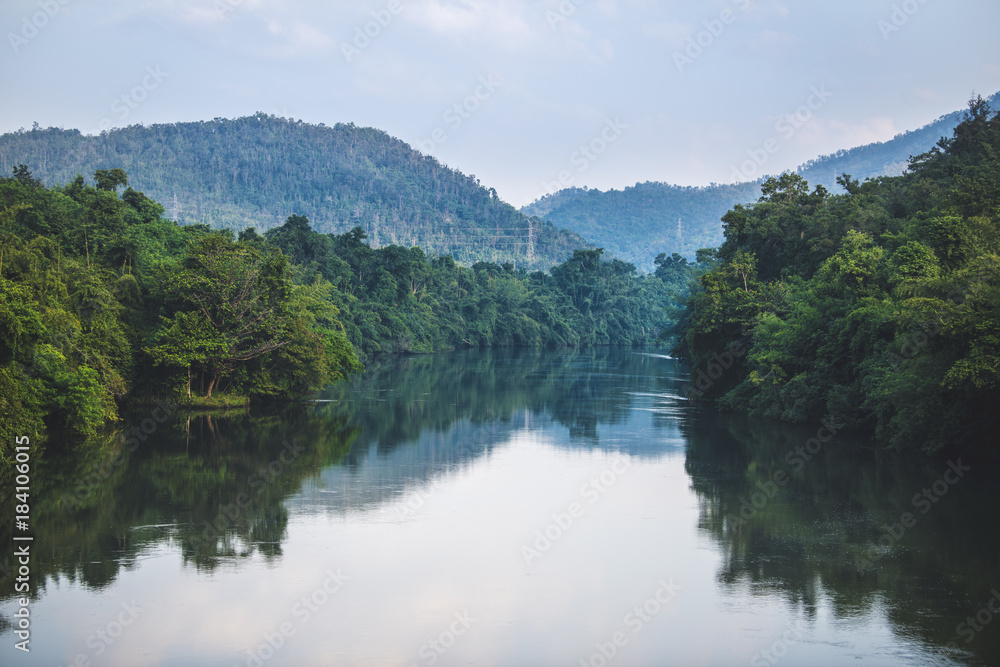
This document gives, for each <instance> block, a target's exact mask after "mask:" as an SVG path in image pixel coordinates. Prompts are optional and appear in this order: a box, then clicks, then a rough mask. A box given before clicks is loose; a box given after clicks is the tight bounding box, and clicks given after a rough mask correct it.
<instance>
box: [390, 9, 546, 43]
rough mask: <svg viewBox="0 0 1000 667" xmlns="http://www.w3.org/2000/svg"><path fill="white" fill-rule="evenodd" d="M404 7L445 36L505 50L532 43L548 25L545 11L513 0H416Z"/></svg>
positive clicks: (406, 12) (410, 17) (423, 25)
mask: <svg viewBox="0 0 1000 667" xmlns="http://www.w3.org/2000/svg"><path fill="white" fill-rule="evenodd" d="M403 7H404V9H403V12H402V13H403V15H404V16H405V17H406V19H407V20H409V21H410V22H411V23H413V24H415V25H417V26H418V27H421V28H424V29H426V30H429V31H431V32H434V33H436V34H438V35H440V36H441V37H443V38H446V39H450V40H453V41H455V42H458V43H463V44H475V45H476V46H477V47H482V46H492V47H494V48H500V49H502V50H505V51H521V50H525V49H526V48H528V47H530V46H531V45H532V43H533V42H534V41H535V40H536V39H537V38H538V37H539V36H540V34H541V30H540V29H541V28H542V27H544V26H545V19H544V13H543V12H542V11H540V10H539V11H535V12H529V10H528V6H527V5H526V4H525V3H523V2H515V1H512V0H500V1H493V2H488V1H486V0H413V1H412V2H410V3H404V5H403ZM532 14H534V15H532Z"/></svg>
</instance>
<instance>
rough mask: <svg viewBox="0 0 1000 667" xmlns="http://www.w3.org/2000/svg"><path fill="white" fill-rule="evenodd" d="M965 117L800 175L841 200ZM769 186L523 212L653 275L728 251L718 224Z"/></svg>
mask: <svg viewBox="0 0 1000 667" xmlns="http://www.w3.org/2000/svg"><path fill="white" fill-rule="evenodd" d="M988 101H989V102H990V104H991V106H992V107H993V108H994V109H997V108H1000V93H997V94H995V95H994V96H993V97H991V98H990V100H988ZM962 116H963V112H962V111H956V112H954V113H951V114H948V115H946V116H942V117H941V118H939V119H937V120H936V121H934V122H933V123H930V124H928V125H925V126H924V127H921V128H919V129H917V130H913V131H911V132H906V133H903V134H899V135H897V136H896V137H894V138H893V139H891V140H889V141H885V142H880V143H874V144H869V145H867V146H859V147H857V148H852V149H849V150H842V151H838V152H837V153H834V154H832V155H826V156H823V157H819V158H817V159H815V160H811V161H810V162H807V163H806V164H804V165H802V166H800V167H799V168H798V170H797V172H798V173H799V174H800V175H801V176H802V177H803V178H805V179H806V180H808V181H809V182H810V183H812V184H813V185H814V186H815V185H822V186H824V187H825V188H826V189H827V190H829V191H830V192H833V193H842V192H843V189H842V188H841V186H840V185H839V184H838V183H837V177H838V176H840V175H841V174H844V173H848V174H851V175H852V176H854V177H855V178H857V179H858V180H860V181H864V180H865V179H867V178H877V177H879V176H898V175H900V174H902V173H903V171H904V169H905V168H906V166H907V164H908V160H909V158H910V157H911V156H914V155H919V154H921V153H924V152H926V151H929V150H931V149H932V148H933V147H934V146H935V144H936V143H937V142H938V141H939V140H940V139H941V138H942V137H947V136H951V134H952V132H953V131H954V129H955V127H956V126H957V125H958V124H959V122H960V121H961V120H962ZM744 159H745V156H744ZM763 182H764V179H763V178H761V179H759V180H757V181H753V182H746V183H734V184H728V185H726V184H714V183H713V184H712V185H708V186H705V187H682V186H678V185H670V184H668V183H651V182H646V183H637V184H636V185H635V186H633V187H627V188H624V189H622V190H608V191H601V190H595V189H587V188H568V189H566V190H560V191H559V192H556V193H553V194H551V195H547V196H545V197H542V198H541V199H539V200H538V201H535V202H532V203H531V204H528V205H527V206H524V207H523V208H522V209H521V210H522V211H523V212H524V213H526V214H528V215H533V216H538V217H540V218H543V219H544V220H547V221H549V222H551V223H553V224H554V225H556V226H558V227H565V228H566V229H571V230H573V231H574V232H576V233H577V234H580V235H582V236H583V237H585V238H586V239H588V240H589V241H591V242H593V243H595V244H597V245H599V246H601V247H603V248H604V249H605V250H607V251H608V252H609V253H610V254H612V255H613V256H615V257H620V258H621V259H624V260H626V261H629V262H634V263H635V264H636V265H638V266H639V268H640V269H645V270H650V271H651V270H652V269H653V258H654V257H656V256H657V255H658V254H659V253H666V254H668V255H669V254H672V253H675V252H676V253H680V254H681V255H684V256H686V257H693V256H694V253H695V251H696V250H698V249H699V248H706V247H716V246H718V245H719V244H720V243H722V241H723V236H722V226H721V225H720V224H719V219H720V218H721V217H722V215H723V214H725V213H726V212H727V211H728V210H729V209H730V208H732V207H733V206H735V205H736V204H748V203H752V202H753V201H755V200H756V199H757V196H758V194H759V193H760V186H761V184H762V183H763ZM678 222H680V224H678Z"/></svg>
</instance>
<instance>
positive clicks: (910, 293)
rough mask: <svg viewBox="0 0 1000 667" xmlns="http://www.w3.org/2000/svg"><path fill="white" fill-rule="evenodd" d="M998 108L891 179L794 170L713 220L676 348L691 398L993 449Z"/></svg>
mask: <svg viewBox="0 0 1000 667" xmlns="http://www.w3.org/2000/svg"><path fill="white" fill-rule="evenodd" d="M998 155H1000V114H997V113H995V112H992V111H991V110H990V107H989V104H988V103H987V102H986V101H985V100H983V99H982V98H976V99H974V100H973V101H972V102H971V103H970V108H969V111H968V113H967V115H966V118H965V120H964V121H963V122H962V123H961V124H959V125H958V126H957V127H956V128H955V131H954V136H953V137H952V138H949V139H943V140H941V141H940V142H939V145H938V146H936V147H935V148H934V149H933V150H930V151H929V152H926V153H923V154H921V155H918V156H916V157H914V158H913V159H912V160H910V165H909V171H908V172H907V173H906V174H905V175H903V176H899V177H882V178H876V179H869V180H866V181H865V182H863V183H861V182H859V181H858V180H857V179H854V178H852V177H850V176H848V175H842V176H841V177H840V179H839V181H840V184H841V185H842V186H843V188H844V189H845V191H846V193H845V194H842V195H831V194H830V193H829V192H828V191H827V189H826V188H824V187H823V186H822V185H820V186H817V187H816V188H814V189H812V190H810V188H809V186H808V183H807V182H806V181H805V180H804V179H803V178H802V177H801V176H800V175H798V174H785V175H783V176H781V177H779V178H772V179H769V180H768V181H766V182H765V183H764V185H763V188H762V196H761V197H760V199H759V201H758V202H757V203H755V204H752V205H748V206H742V205H738V206H736V207H735V208H733V210H731V211H730V212H728V213H727V214H726V215H725V216H724V217H723V218H722V220H723V223H724V225H725V242H724V243H723V244H722V246H721V248H720V249H719V259H720V261H721V264H720V265H719V266H718V267H716V268H715V269H713V270H712V271H711V272H709V273H707V274H705V275H704V276H702V277H701V278H700V279H699V283H698V287H697V288H696V289H695V291H694V292H693V293H692V296H691V298H690V301H689V303H688V306H687V309H686V311H685V313H684V316H683V318H682V323H681V327H680V335H681V342H680V344H679V345H678V348H677V350H678V352H679V353H680V354H681V355H683V356H684V357H686V358H687V359H688V360H689V361H690V362H691V364H692V367H693V368H694V373H693V374H692V383H691V385H689V387H688V389H687V393H688V394H689V395H690V396H692V397H697V396H704V397H708V398H712V399H717V400H718V401H719V403H720V404H721V405H722V406H724V407H726V408H728V409H732V410H736V411H740V412H744V413H748V414H750V415H758V416H765V417H773V418H779V419H783V420H787V421H792V422H803V423H814V424H817V425H818V424H819V423H821V420H828V421H827V422H826V423H832V424H835V425H840V426H843V427H847V428H853V429H864V430H870V431H872V432H874V434H875V436H876V439H877V441H878V442H879V443H882V444H884V445H890V446H893V447H896V448H899V449H913V450H925V451H935V450H940V449H942V448H946V447H958V446H975V445H981V446H984V447H989V448H992V447H993V446H995V442H996V435H995V428H996V426H997V415H998V414H1000V393H998V392H997V383H998V379H1000V158H998Z"/></svg>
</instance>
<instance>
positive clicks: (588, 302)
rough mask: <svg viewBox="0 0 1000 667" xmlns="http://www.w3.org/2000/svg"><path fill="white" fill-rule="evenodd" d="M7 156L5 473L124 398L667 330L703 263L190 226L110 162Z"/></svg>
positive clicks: (226, 391) (1, 354) (311, 383)
mask: <svg viewBox="0 0 1000 667" xmlns="http://www.w3.org/2000/svg"><path fill="white" fill-rule="evenodd" d="M13 171H14V173H13V176H12V177H10V178H2V179H0V389H2V391H0V412H2V413H3V414H4V420H3V421H2V424H0V443H2V444H0V446H2V447H3V449H2V453H3V462H2V470H3V472H4V473H6V472H7V471H9V464H10V457H11V453H12V449H11V448H12V446H13V445H12V443H13V442H14V437H15V436H17V435H29V436H31V438H32V443H33V444H39V443H42V442H44V441H45V439H46V436H47V435H49V436H51V435H53V434H59V436H60V437H59V438H56V439H55V440H57V441H58V442H70V443H72V442H75V441H78V440H80V439H83V438H86V437H89V436H92V435H94V434H95V433H97V432H98V430H99V429H101V427H102V426H104V425H106V424H109V423H112V422H114V421H116V420H117V419H118V415H119V411H120V409H121V408H122V406H124V405H125V404H127V403H141V402H144V401H152V400H155V399H168V400H171V401H173V402H176V403H179V404H185V403H187V404H190V405H197V406H201V407H212V406H217V405H222V404H242V403H246V402H248V401H261V400H264V401H285V402H287V401H295V400H298V399H300V398H302V397H303V396H307V395H309V394H310V393H311V392H314V391H316V390H318V389H320V388H321V387H323V386H326V385H328V384H330V383H332V382H336V381H338V380H340V379H343V378H345V377H347V376H348V375H350V374H352V373H354V372H357V371H358V370H360V369H361V368H362V363H364V362H366V361H368V360H370V359H372V358H374V357H375V356H377V355H379V354H385V353H399V352H403V353H421V352H431V351H435V350H443V349H454V348H461V347H470V348H478V347H491V346H523V347H552V346H576V345H646V344H651V343H656V342H657V341H659V339H660V336H661V335H662V334H663V332H664V331H666V330H667V329H669V327H670V325H671V321H672V317H674V314H675V312H676V310H677V306H678V305H679V303H680V298H681V297H680V295H681V293H682V292H683V291H684V289H685V288H686V284H687V282H688V281H689V280H690V278H691V277H692V276H693V275H695V274H696V273H697V272H698V271H699V270H705V269H706V268H707V264H706V265H705V266H700V265H698V264H695V263H688V262H687V260H685V259H683V258H681V257H679V256H674V257H671V258H666V257H661V258H660V262H661V264H660V268H659V270H658V273H657V274H653V275H647V276H640V275H639V274H638V272H637V271H636V268H635V266H634V265H632V264H628V263H626V262H622V261H620V260H614V261H610V262H608V261H603V259H602V253H603V251H602V250H600V249H593V250H577V251H575V252H574V253H573V255H572V257H571V258H570V259H568V260H567V261H565V262H563V263H562V264H559V265H557V266H555V267H553V268H552V269H551V270H550V271H548V272H542V271H533V272H528V271H527V270H526V269H525V268H523V267H520V268H515V267H514V265H513V264H512V263H509V262H508V263H504V264H493V263H487V262H477V263H476V264H474V265H473V266H471V267H465V266H461V265H459V264H458V263H457V262H456V261H455V260H454V258H452V257H451V256H448V255H444V256H437V257H431V256H428V255H427V254H426V253H425V252H424V251H423V250H422V249H420V248H418V247H410V248H407V247H402V246H384V247H381V248H372V247H371V246H370V245H369V244H368V243H367V235H366V232H365V231H364V230H363V229H361V228H360V227H355V228H354V229H353V230H351V231H349V232H346V233H343V234H321V233H319V232H317V231H314V230H313V229H312V228H311V226H310V224H309V221H308V220H307V219H306V218H305V217H304V216H300V215H292V216H290V217H288V219H287V221H286V222H285V224H283V225H282V226H280V227H277V228H274V229H271V230H269V231H267V232H266V233H265V234H263V235H261V234H258V233H257V232H256V230H254V229H253V228H248V229H245V230H243V231H241V232H240V233H239V234H238V235H237V234H235V233H234V232H232V231H231V230H225V229H224V230H213V229H210V228H209V227H208V226H207V225H179V224H177V223H175V222H174V221H171V220H169V219H167V218H165V217H164V212H165V211H164V207H163V206H162V205H161V204H159V203H157V202H156V201H154V200H152V199H150V198H149V197H147V196H146V195H144V194H143V193H141V192H138V191H136V190H135V189H133V188H131V187H129V182H128V176H127V174H126V173H125V172H124V171H123V170H122V169H118V168H116V169H108V170H97V171H96V172H95V174H94V179H93V184H92V185H91V184H88V183H87V182H86V181H85V180H84V178H83V177H82V176H77V177H76V178H75V179H73V180H72V181H71V182H69V183H67V184H66V185H61V186H53V187H45V186H44V185H43V184H42V183H41V182H39V181H38V180H37V179H36V178H35V177H34V176H33V175H32V173H31V172H30V170H29V169H28V168H27V167H25V166H23V165H19V166H18V167H16V168H15V169H14V170H13ZM705 261H706V262H709V261H710V259H708V258H706V260H705ZM699 266H700V268H699ZM50 440H52V438H50Z"/></svg>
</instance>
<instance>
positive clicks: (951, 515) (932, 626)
mask: <svg viewBox="0 0 1000 667" xmlns="http://www.w3.org/2000/svg"><path fill="white" fill-rule="evenodd" d="M681 384H682V377H681V375H680V371H679V368H678V366H677V364H676V362H675V361H673V360H670V359H667V358H664V357H663V356H662V355H656V354H642V353H637V352H631V351H607V350H599V351H590V352H582V353H567V352H534V351H530V352H529V351H523V352H517V351H510V352H506V351H501V352H487V353H466V352H463V353H450V354H440V355H435V356H429V357H415V358H405V359H397V360H392V361H389V362H386V363H384V364H382V365H380V366H378V367H376V368H374V369H372V371H371V372H369V373H368V374H367V375H365V376H364V377H361V378H358V379H357V380H356V381H354V382H352V383H350V384H349V385H341V386H336V387H331V388H330V389H329V390H327V392H325V393H324V394H323V395H322V396H321V400H320V401H318V402H316V403H315V405H314V406H312V407H309V408H307V409H300V410H290V411H285V412H283V413H281V414H269V413H266V412H254V413H253V414H248V413H241V414H230V415H226V416H221V415H216V416H213V417H211V418H209V417H207V416H192V417H190V418H187V417H180V416H178V415H176V414H175V415H171V417H170V418H169V419H168V420H166V421H164V422H163V423H156V422H154V421H150V422H146V427H147V430H153V432H152V433H151V434H150V435H148V436H145V437H146V440H145V442H142V443H141V446H139V447H138V448H136V451H135V452H134V453H129V452H128V451H127V450H126V451H123V450H122V447H121V445H120V444H118V441H117V440H115V439H112V438H107V439H105V440H103V441H100V440H97V441H94V442H91V443H88V444H87V446H86V447H84V448H82V449H81V450H79V451H78V452H76V453H75V454H74V455H69V454H68V453H65V452H60V451H59V446H58V443H54V444H53V445H52V446H50V448H49V451H48V453H47V455H46V457H45V460H44V461H41V462H37V463H38V464H39V465H40V466H41V468H40V469H39V470H38V471H36V480H37V481H36V482H35V483H34V484H35V487H34V489H33V492H34V494H35V495H34V499H33V516H32V521H33V529H34V530H33V532H34V534H35V536H36V538H35V542H34V544H33V553H34V555H33V560H32V564H31V568H32V574H31V582H32V585H33V586H34V587H35V588H37V591H38V595H37V598H35V599H34V600H33V601H32V603H31V605H30V612H31V643H30V646H31V653H30V654H24V653H23V652H21V651H17V650H15V649H14V647H13V645H14V642H15V641H17V640H16V638H15V636H14V634H13V628H11V627H10V626H9V625H8V626H7V627H5V628H3V630H2V634H0V636H2V643H0V664H3V665H69V664H76V665H87V664H90V665H127V666H130V667H135V666H139V665H225V666H231V665H309V666H312V665H366V666H367V665H401V666H404V667H409V666H412V665H432V664H433V665H592V666H593V667H602V666H603V665H622V666H625V665H657V666H660V665H751V666H752V667H757V666H763V665H772V664H781V665H789V666H791V665H845V664H854V665H939V664H977V665H978V664H1000V619H997V620H996V622H995V623H993V622H992V621H993V616H994V614H993V612H991V611H989V607H988V606H987V603H988V602H989V600H990V597H991V596H992V595H993V591H995V590H998V589H1000V564H998V558H997V554H998V546H1000V540H998V538H997V531H996V526H997V518H998V517H997V502H996V500H995V495H994V494H993V493H992V492H991V486H990V481H991V479H994V475H995V470H994V469H992V468H990V467H989V466H987V465H986V464H985V463H981V462H976V461H974V460H973V459H972V458H971V457H963V458H962V461H961V463H960V465H959V464H956V466H957V469H958V470H959V471H960V472H961V476H959V473H958V472H955V471H954V470H955V469H953V468H949V466H948V462H947V460H941V461H920V462H914V461H912V460H910V459H907V458H904V459H900V458H898V457H895V456H891V455H887V454H885V453H879V452H876V451H874V450H873V449H871V448H870V447H866V446H865V443H864V442H863V441H862V442H858V441H854V440H851V439H849V438H847V437H844V436H842V435H840V434H838V435H837V436H835V437H834V438H833V440H831V441H829V442H826V443H820V442H819V440H814V441H813V442H812V443H811V445H807V444H806V443H808V442H809V440H810V438H813V437H815V436H816V434H817V431H818V430H819V429H820V427H821V425H820V424H815V425H810V426H806V427H788V426H785V425H780V424H775V423H772V422H766V421H757V420H748V419H742V418H736V417H729V416H723V415H718V414H715V413H713V412H710V411H706V410H703V409H699V408H697V407H695V406H692V405H690V404H689V403H688V402H686V401H684V400H683V399H682V398H681V391H680V387H681ZM158 414H161V415H162V413H158ZM149 417H150V414H149V413H143V412H141V411H140V412H138V413H136V414H134V415H132V416H131V417H130V419H131V423H130V426H132V425H140V426H141V425H142V423H143V420H144V419H148V418H149ZM140 432H141V430H140ZM822 434H823V436H824V438H825V437H826V436H828V435H829V433H828V432H826V431H824V432H822ZM817 445H818V446H819V447H818V448H817ZM809 446H812V447H813V448H814V450H816V452H815V454H811V453H809V450H808V449H807V447H809ZM797 447H798V448H803V449H801V450H800V451H796V448H797ZM806 457H809V459H810V460H808V461H807V460H806ZM952 461H953V462H955V459H954V458H953V460H952ZM966 467H967V468H971V469H970V470H968V471H966V470H964V468H966ZM949 471H950V472H949ZM935 484H936V486H935ZM925 488H926V489H928V493H929V494H930V496H929V497H928V496H924V497H921V496H920V494H921V492H922V490H923V489H925ZM914 496H917V497H916V498H914ZM925 509H926V511H923V510H925ZM741 513H742V517H741ZM8 515H9V514H8ZM907 515H909V518H907ZM741 518H742V521H741V520H740V519H741ZM904 523H905V524H906V525H904ZM211 524H214V526H213V525H211ZM5 530H7V531H8V532H6V533H4V534H2V535H0V540H2V542H3V543H4V544H12V542H11V540H10V533H9V529H7V528H5ZM2 561H3V558H2V557H0V564H2ZM12 588H13V584H12V581H11V579H10V578H8V579H7V580H6V581H5V582H4V583H3V588H2V589H0V590H3V591H4V593H5V597H4V598H3V599H2V602H0V609H2V611H3V613H4V616H5V617H7V618H8V619H10V617H11V614H12V613H13V612H14V611H15V610H16V609H17V607H18V605H17V602H16V600H15V598H14V597H13V594H12ZM998 597H1000V596H998ZM993 604H994V607H995V608H997V609H998V610H1000V604H998V603H996V602H994V603H993ZM977 614H978V615H979V620H978V621H976V620H975V617H976V615H977ZM970 616H971V617H973V619H972V621H973V623H975V624H976V625H975V627H978V628H979V630H974V629H973V627H972V626H970V625H968V624H965V625H960V624H962V623H965V621H966V618H967V617H970ZM987 616H988V617H989V618H988V619H987ZM987 620H988V621H989V622H986V623H985V624H984V621H987ZM967 640H969V641H967Z"/></svg>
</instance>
